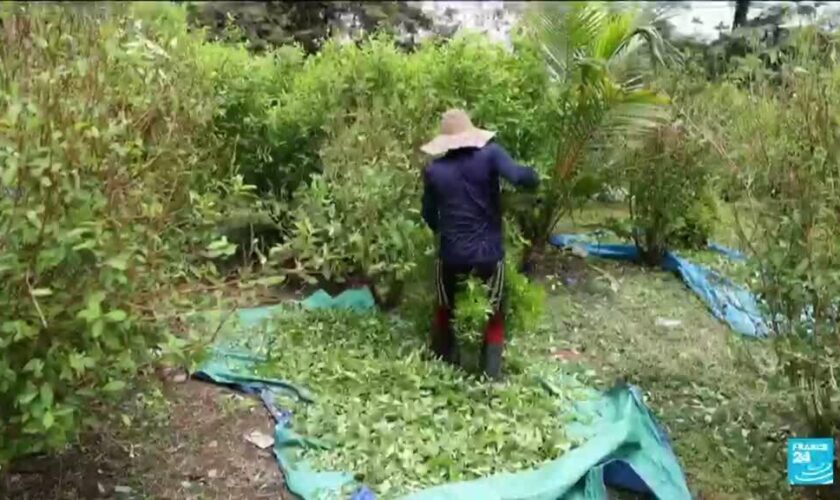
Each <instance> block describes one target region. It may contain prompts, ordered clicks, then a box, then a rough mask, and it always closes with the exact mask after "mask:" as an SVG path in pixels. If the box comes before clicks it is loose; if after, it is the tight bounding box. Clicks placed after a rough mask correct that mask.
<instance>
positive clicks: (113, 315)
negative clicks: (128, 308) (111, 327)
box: [105, 309, 128, 323]
mask: <svg viewBox="0 0 840 500" xmlns="http://www.w3.org/2000/svg"><path fill="white" fill-rule="evenodd" d="M126 318H128V314H126V312H125V311H123V310H122V309H114V310H112V311H109V312H108V314H106V315H105V319H107V320H108V321H112V322H114V323H119V322H121V321H125V320H126Z"/></svg>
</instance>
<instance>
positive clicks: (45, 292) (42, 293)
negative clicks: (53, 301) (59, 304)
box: [32, 288, 53, 297]
mask: <svg viewBox="0 0 840 500" xmlns="http://www.w3.org/2000/svg"><path fill="white" fill-rule="evenodd" d="M52 293H53V292H52V290H50V289H49V288H34V289H33V290H32V296H33V297H47V296H50V295H52Z"/></svg>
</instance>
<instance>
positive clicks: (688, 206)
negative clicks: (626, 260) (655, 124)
mask: <svg viewBox="0 0 840 500" xmlns="http://www.w3.org/2000/svg"><path fill="white" fill-rule="evenodd" d="M703 150H704V146H703V143H702V142H701V141H697V140H693V138H692V137H691V136H689V135H688V133H687V131H686V130H685V128H684V127H683V125H682V124H681V123H673V124H671V125H668V126H666V127H662V128H660V129H659V130H657V131H656V132H655V133H654V134H652V135H651V137H650V138H649V139H648V140H647V142H646V143H645V144H644V145H643V146H642V147H641V148H638V149H635V150H633V151H631V152H630V153H629V154H628V161H627V163H625V164H623V165H622V166H623V167H624V172H625V175H626V179H627V183H628V192H629V195H630V199H629V203H630V227H632V228H633V231H632V233H631V236H632V238H633V240H634V242H635V243H636V246H637V247H638V248H639V251H640V254H641V255H642V258H643V259H644V260H645V261H646V262H647V263H649V264H651V265H656V264H659V262H660V260H661V259H662V257H663V256H664V254H665V252H666V251H667V250H669V249H671V248H675V247H693V248H700V247H703V246H705V245H706V244H707V243H708V239H709V236H710V235H711V233H712V231H713V230H714V226H715V222H716V220H717V209H716V206H717V205H716V199H715V196H714V193H713V191H712V187H713V186H712V180H713V178H712V175H711V170H710V169H709V168H707V167H706V166H705V164H704V156H703Z"/></svg>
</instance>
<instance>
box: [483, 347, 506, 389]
mask: <svg viewBox="0 0 840 500" xmlns="http://www.w3.org/2000/svg"><path fill="white" fill-rule="evenodd" d="M504 350H505V347H504V344H487V343H485V344H484V345H483V346H482V347H481V371H482V372H483V373H484V375H485V376H486V377H487V378H489V379H490V380H492V381H494V382H501V381H502V379H503V377H502V357H503V356H502V355H503V353H504Z"/></svg>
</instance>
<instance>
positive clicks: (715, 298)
mask: <svg viewBox="0 0 840 500" xmlns="http://www.w3.org/2000/svg"><path fill="white" fill-rule="evenodd" d="M549 241H550V243H551V244H552V245H554V246H557V247H561V248H563V247H578V248H581V249H583V250H584V251H585V252H586V253H587V254H588V255H590V256H593V257H600V258H604V259H612V260H621V261H631V262H635V261H638V260H639V253H638V250H637V249H636V247H635V245H627V244H602V243H591V242H587V241H586V238H585V236H584V235H577V234H558V235H554V236H552V237H551V238H550V239H549ZM710 248H711V249H712V250H714V251H716V252H718V253H721V254H723V255H726V256H728V257H730V258H732V259H735V260H743V259H744V256H743V255H742V254H741V253H740V252H738V251H737V250H732V249H728V248H726V247H723V246H721V245H710ZM662 268H663V269H665V270H666V271H670V272H674V273H676V274H677V275H678V276H679V277H680V278H681V279H682V281H683V282H684V283H685V284H686V286H688V288H689V289H691V291H693V292H694V293H695V294H696V295H697V296H698V297H699V298H700V300H702V301H703V303H704V304H706V307H708V308H709V310H710V311H711V312H712V314H713V315H714V316H715V317H716V318H717V319H719V320H720V321H723V322H725V323H726V324H727V325H729V326H730V328H732V330H734V331H735V332H737V333H740V334H741V335H746V336H750V337H766V336H767V334H768V332H769V329H768V327H767V323H766V322H765V320H764V318H763V317H762V314H761V310H760V309H759V306H758V301H757V300H756V297H755V295H753V294H752V292H750V291H749V290H747V289H746V288H744V287H740V286H738V285H736V284H734V283H732V281H731V280H729V279H727V278H725V277H723V276H721V275H720V274H718V273H716V272H714V271H712V270H710V269H707V268H705V267H703V266H700V265H697V264H694V263H692V262H690V261H688V260H686V259H683V258H681V257H678V256H677V255H676V254H675V253H673V252H668V253H667V254H665V258H664V259H663V261H662Z"/></svg>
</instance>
